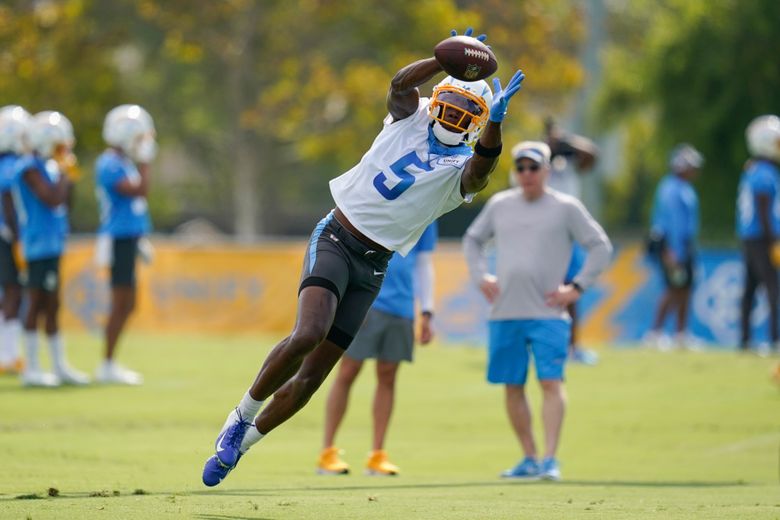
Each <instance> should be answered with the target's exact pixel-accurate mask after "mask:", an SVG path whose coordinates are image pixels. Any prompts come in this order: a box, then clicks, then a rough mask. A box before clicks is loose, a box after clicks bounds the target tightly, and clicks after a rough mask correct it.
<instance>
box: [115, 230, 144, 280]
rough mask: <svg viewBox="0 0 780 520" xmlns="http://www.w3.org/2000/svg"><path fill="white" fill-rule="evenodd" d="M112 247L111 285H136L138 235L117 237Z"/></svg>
mask: <svg viewBox="0 0 780 520" xmlns="http://www.w3.org/2000/svg"><path fill="white" fill-rule="evenodd" d="M112 247H113V253H112V256H111V258H112V261H111V287H135V259H136V256H137V255H138V237H126V238H115V239H114V241H113V244H112Z"/></svg>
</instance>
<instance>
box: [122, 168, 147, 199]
mask: <svg viewBox="0 0 780 520" xmlns="http://www.w3.org/2000/svg"><path fill="white" fill-rule="evenodd" d="M138 173H139V178H138V180H130V179H128V178H124V179H122V180H121V181H119V182H118V183H117V184H116V186H115V187H116V191H118V192H119V193H121V194H122V195H124V196H126V197H146V195H147V193H148V192H149V165H148V164H139V165H138Z"/></svg>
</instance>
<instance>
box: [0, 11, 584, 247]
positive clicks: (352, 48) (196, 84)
mask: <svg viewBox="0 0 780 520" xmlns="http://www.w3.org/2000/svg"><path fill="white" fill-rule="evenodd" d="M578 5H579V3H574V4H572V3H571V2H570V1H568V0H547V1H543V0H525V1H522V2H510V3H507V2H505V1H502V0H484V1H481V2H478V1H476V0H461V1H455V0H431V1H429V2H419V1H414V2H413V1H411V0H397V1H395V2H392V3H388V2H385V1H380V0H342V1H339V2H326V1H322V0H296V1H281V0H265V1H263V2H256V1H251V0H222V1H219V2H191V1H189V0H167V1H166V2H158V1H155V0H114V1H112V2H99V1H97V0H62V1H55V0H34V1H31V0H17V1H13V2H11V3H10V4H7V5H5V4H4V5H3V6H0V44H2V47H0V49H2V50H0V93H1V94H0V95H2V99H4V100H7V101H6V103H18V104H22V105H25V106H27V107H28V108H29V109H31V110H33V111H36V110H39V109H44V108H60V109H62V111H63V112H64V113H66V114H67V115H68V116H69V117H70V118H71V119H72V121H73V122H74V125H75V127H76V133H77V136H78V139H79V150H80V152H81V154H82V155H83V156H84V157H86V158H88V157H90V156H94V155H96V154H97V153H98V152H99V151H100V149H101V148H102V146H103V145H102V143H101V140H100V129H101V125H102V119H103V116H104V114H105V113H106V111H107V110H109V109H110V108H111V107H112V106H114V105H117V104H119V103H133V102H134V103H140V104H142V105H144V106H146V107H147V108H148V109H149V110H150V112H151V113H152V115H153V116H154V118H155V122H156V124H157V127H158V134H159V136H160V140H161V143H162V145H163V151H164V152H165V153H163V154H162V156H161V158H160V160H159V161H158V163H159V164H157V165H156V168H155V170H157V171H159V173H156V174H155V181H154V184H155V189H154V190H152V200H150V203H151V205H152V212H153V216H154V219H155V222H156V223H157V225H158V226H162V227H163V228H168V227H170V226H171V225H173V224H175V222H176V220H177V219H180V218H181V214H182V213H187V214H207V215H209V216H211V217H213V218H215V219H216V220H218V221H220V222H221V223H223V224H226V225H227V227H229V228H231V229H232V230H233V231H234V232H235V233H236V234H237V235H238V236H239V237H241V238H243V239H251V238H253V237H254V236H255V235H257V234H259V233H278V232H288V231H290V230H296V231H300V230H301V229H308V228H309V227H310V225H311V221H312V218H316V216H317V215H320V214H322V213H323V212H324V211H325V210H326V209H327V208H328V206H330V205H331V204H332V201H331V200H330V196H329V193H328V189H327V181H328V180H329V179H331V178H332V177H334V176H336V175H338V174H340V173H341V172H343V171H345V170H346V169H347V168H349V167H351V166H352V165H353V164H354V163H355V162H356V161H357V160H358V158H359V157H360V156H361V155H362V153H363V152H364V151H365V149H366V148H367V147H368V146H369V145H370V143H371V141H372V140H373V138H374V137H375V135H376V134H377V132H378V131H379V130H380V128H381V121H382V118H383V117H384V114H385V106H384V104H385V93H386V91H387V88H388V85H389V81H390V79H391V77H392V75H393V74H394V73H395V71H396V70H398V69H399V68H400V67H401V66H403V65H405V64H407V63H409V62H411V61H414V60H417V59H420V58H423V57H426V56H430V55H431V54H432V49H433V46H434V45H435V43H436V42H438V41H439V40H441V39H444V38H445V37H447V36H448V35H449V31H450V29H451V28H456V29H457V30H458V31H459V32H462V31H463V30H464V29H465V28H466V27H468V26H473V27H474V28H475V29H476V30H477V31H478V32H485V33H487V34H488V42H489V43H490V44H491V45H492V46H493V48H494V50H495V52H496V53H497V55H498V57H499V61H500V70H499V77H500V78H501V80H502V82H503V83H506V82H507V81H508V79H509V77H510V75H511V74H512V72H514V70H515V69H516V68H519V67H522V68H523V69H524V70H525V71H526V74H527V75H528V79H527V80H526V83H525V86H524V89H525V90H526V92H525V93H524V95H523V96H520V97H518V98H517V106H516V107H515V109H513V111H512V115H511V116H510V118H509V119H508V120H507V122H506V124H505V132H506V138H505V141H506V142H507V146H511V144H513V143H514V142H516V141H517V140H519V139H521V138H529V137H535V136H539V135H540V134H541V129H542V119H543V117H544V116H545V115H547V114H548V113H549V112H550V111H551V110H556V109H558V108H559V107H560V106H561V104H562V101H563V100H564V99H565V97H566V95H567V94H568V92H569V91H570V90H571V89H572V88H573V87H575V86H576V85H578V84H579V82H580V81H581V79H582V76H583V71H582V70H581V68H580V67H579V65H578V63H577V61H576V58H575V56H576V48H577V45H578V42H579V40H580V39H581V37H582V31H583V28H582V24H581V22H580V13H579V10H578V8H577V6H578ZM572 6H574V7H572ZM438 79H440V78H437V80H436V81H438ZM432 83H433V82H432ZM431 86H432V85H428V86H426V87H425V88H423V89H422V90H423V92H422V93H423V95H429V94H430V87H431ZM507 157H508V154H505V155H504V157H503V158H502V164H501V165H500V166H499V172H505V171H508V168H509V163H510V161H509V160H508V159H507ZM498 175H499V176H500V177H499V179H497V181H496V182H493V183H492V184H491V189H492V190H495V189H500V188H503V187H504V186H505V185H506V181H505V179H506V177H505V176H504V175H503V173H499V174H498ZM87 177H88V179H87V180H85V181H84V183H83V184H82V185H80V186H79V189H80V191H82V192H85V193H84V195H83V197H81V198H82V199H84V204H87V203H88V204H87V205H88V206H89V207H87V206H80V207H79V208H77V209H78V210H79V211H81V212H82V213H84V212H86V213H84V217H83V219H84V221H83V222H82V224H81V227H82V229H94V223H95V221H96V215H97V212H96V210H95V208H94V198H93V197H92V195H91V193H89V191H91V189H92V184H91V176H87ZM177 214H178V215H177ZM80 218H81V217H80ZM296 219H298V220H300V221H302V222H303V221H305V223H303V224H301V225H296V222H295V221H296ZM290 221H292V223H290Z"/></svg>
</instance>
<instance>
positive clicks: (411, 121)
mask: <svg viewBox="0 0 780 520" xmlns="http://www.w3.org/2000/svg"><path fill="white" fill-rule="evenodd" d="M429 102H430V99H428V98H421V99H420V104H419V106H418V107H417V112H415V113H414V114H412V115H410V116H409V117H407V118H406V119H402V120H400V121H395V122H393V119H392V116H388V117H387V118H385V121H384V128H383V129H382V131H381V132H380V133H379V135H378V136H377V137H376V139H375V140H374V143H373V144H372V145H371V148H369V150H368V151H367V152H366V154H365V155H364V156H363V158H362V159H361V160H360V162H359V163H358V164H357V165H356V166H355V167H354V168H352V169H351V170H349V171H348V172H346V173H344V174H343V175H340V176H339V177H336V178H335V179H333V180H331V181H330V192H331V195H332V196H333V200H334V201H335V202H336V205H337V206H338V207H339V208H341V211H342V212H343V213H344V215H346V217H347V218H348V219H349V221H350V222H351V223H352V224H353V225H354V226H355V227H356V228H357V229H358V230H359V231H360V232H361V233H363V234H364V235H365V236H367V237H368V238H370V239H371V240H373V241H374V242H376V243H378V244H381V245H383V246H384V247H386V248H387V249H389V250H391V251H398V252H399V253H400V254H401V255H403V256H406V254H407V253H408V252H409V251H410V250H411V249H412V247H414V244H416V243H417V240H418V239H419V238H420V236H421V235H422V233H423V231H425V228H426V227H428V225H429V224H430V223H432V222H433V221H434V220H436V219H437V218H439V217H440V216H441V215H443V214H445V213H447V212H449V211H452V210H453V209H455V208H457V207H458V206H460V205H461V204H462V203H463V202H464V201H466V202H470V201H471V199H472V198H473V194H469V195H467V196H466V197H465V198H464V197H463V196H462V195H461V193H460V178H461V174H462V173H463V168H464V167H465V165H466V162H467V161H468V160H469V158H470V157H471V150H470V149H467V148H466V147H459V148H458V155H438V154H436V153H434V152H433V151H431V150H430V146H429V144H428V126H429V125H430V122H431V119H430V118H429V117H428V104H429ZM442 146H443V145H442Z"/></svg>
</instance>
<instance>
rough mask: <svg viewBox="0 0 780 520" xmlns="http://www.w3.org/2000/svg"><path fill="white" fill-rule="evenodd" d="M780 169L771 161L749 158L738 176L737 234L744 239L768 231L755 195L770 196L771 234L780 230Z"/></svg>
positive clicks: (775, 233)
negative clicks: (759, 214) (763, 224)
mask: <svg viewBox="0 0 780 520" xmlns="http://www.w3.org/2000/svg"><path fill="white" fill-rule="evenodd" d="M778 193H780V170H778V168H777V166H776V165H774V164H773V163H771V162H769V161H765V160H762V159H757V160H754V161H750V163H749V164H748V166H747V168H745V170H744V171H743V172H742V177H741V178H740V179H739V190H738V194H737V236H738V237H739V238H741V239H742V240H747V239H751V238H759V237H764V236H766V235H768V233H767V232H766V231H767V230H765V229H763V226H762V225H761V220H760V219H759V217H758V207H757V204H756V197H757V196H758V195H766V196H768V197H769V202H770V204H769V208H770V216H769V219H770V223H771V225H772V230H771V234H772V236H777V235H778V234H780V197H778Z"/></svg>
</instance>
